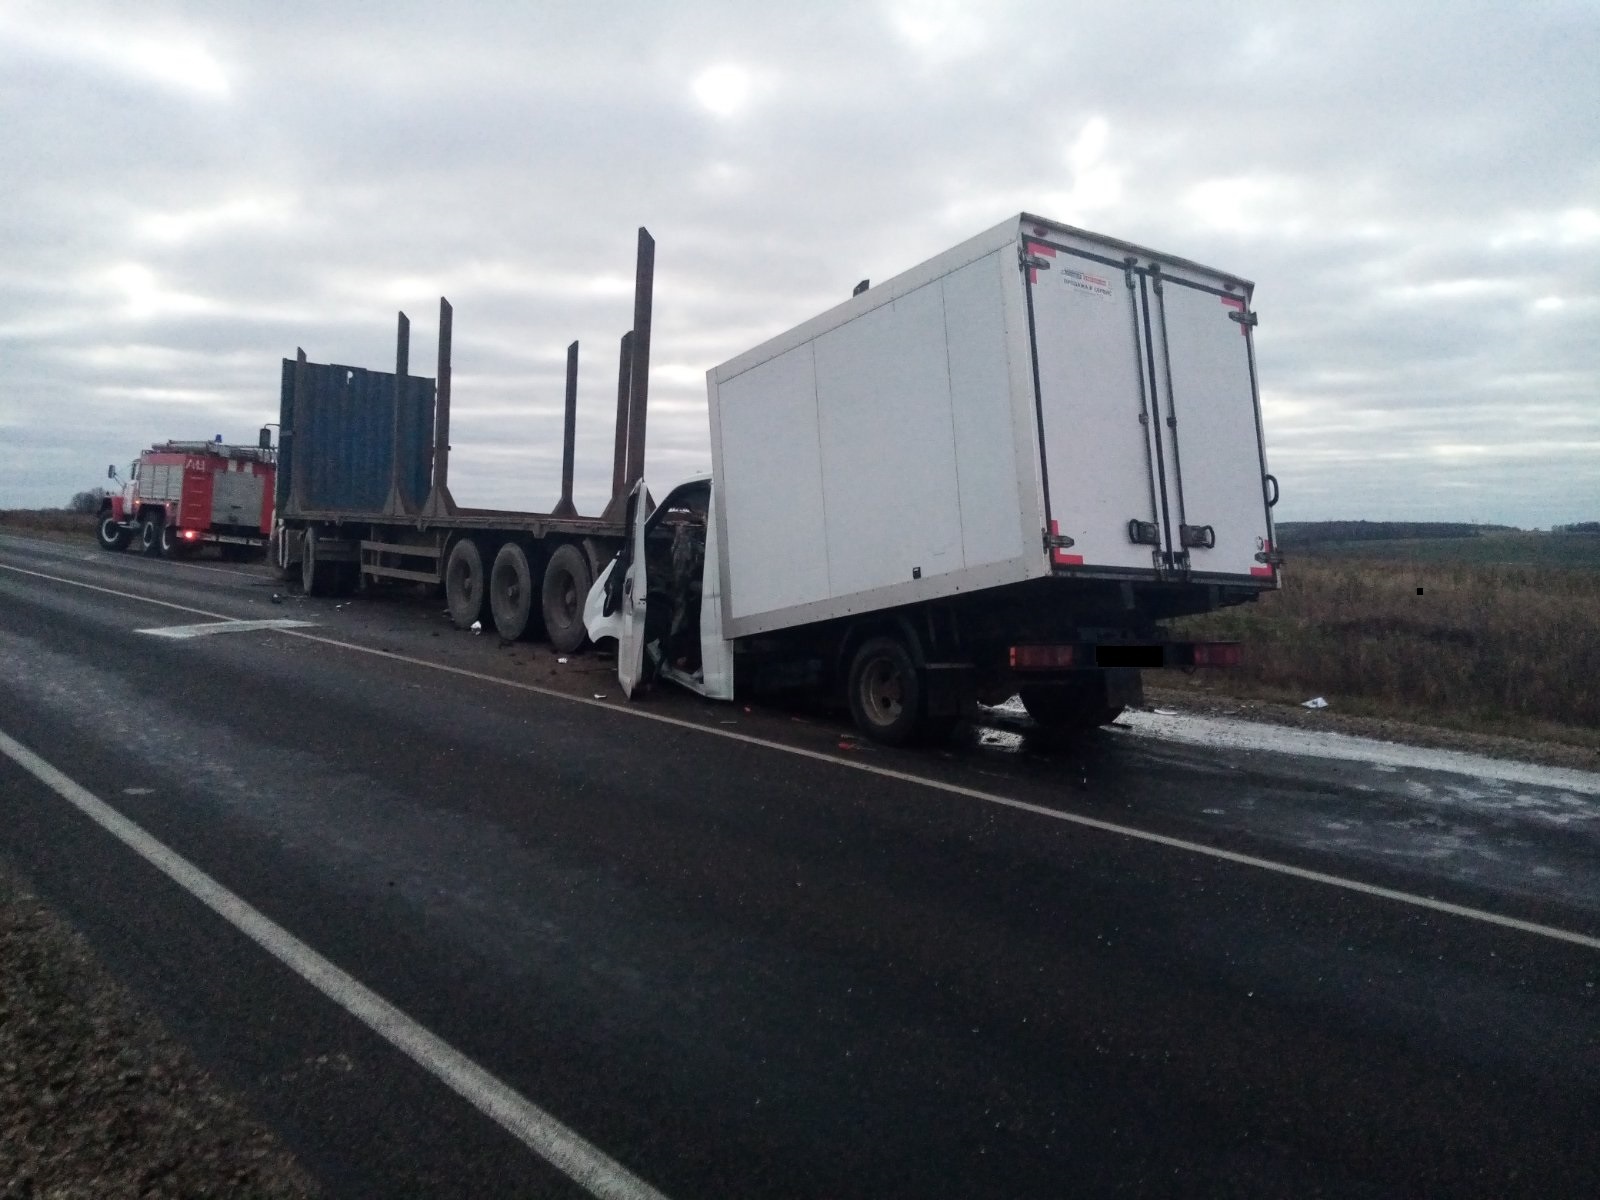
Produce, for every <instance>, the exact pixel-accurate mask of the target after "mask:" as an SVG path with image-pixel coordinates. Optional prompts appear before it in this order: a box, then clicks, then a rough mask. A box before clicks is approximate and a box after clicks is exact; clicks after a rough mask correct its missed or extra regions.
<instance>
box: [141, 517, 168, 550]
mask: <svg viewBox="0 0 1600 1200" xmlns="http://www.w3.org/2000/svg"><path fill="white" fill-rule="evenodd" d="M165 525H166V522H165V521H163V520H162V519H161V518H160V517H146V518H145V519H144V520H143V521H140V522H139V549H140V550H141V551H142V552H143V553H144V554H145V555H146V556H148V557H150V558H160V557H161V540H162V539H161V531H162V529H163V528H164V527H165Z"/></svg>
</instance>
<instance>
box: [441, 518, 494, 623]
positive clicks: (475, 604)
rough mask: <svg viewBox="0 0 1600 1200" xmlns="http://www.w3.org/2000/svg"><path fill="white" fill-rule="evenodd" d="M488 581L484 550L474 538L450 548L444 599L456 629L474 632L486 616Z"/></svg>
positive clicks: (445, 570) (445, 568)
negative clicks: (477, 622) (478, 623)
mask: <svg viewBox="0 0 1600 1200" xmlns="http://www.w3.org/2000/svg"><path fill="white" fill-rule="evenodd" d="M485 582H486V581H485V579H484V571H483V551H482V550H480V549H479V548H478V543H477V542H476V541H475V540H474V539H472V538H469V537H467V538H462V539H461V540H460V541H459V542H457V543H456V544H455V545H454V546H452V547H451V548H450V556H449V557H448V558H447V559H445V563H444V598H445V603H446V604H448V605H449V606H450V620H451V621H452V622H453V623H454V625H455V627H456V628H457V629H471V628H472V623H473V622H474V621H477V620H479V619H480V618H481V617H482V616H483V598H484V596H485V594H486V593H487V588H486V587H485V586H484V584H485Z"/></svg>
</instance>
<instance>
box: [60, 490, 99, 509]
mask: <svg viewBox="0 0 1600 1200" xmlns="http://www.w3.org/2000/svg"><path fill="white" fill-rule="evenodd" d="M105 498H106V490H105V488H90V489H89V490H88V491H87V492H74V493H73V494H72V499H71V500H70V501H69V502H68V503H67V511H68V512H75V513H93V512H99V511H100V501H102V500H104V499H105Z"/></svg>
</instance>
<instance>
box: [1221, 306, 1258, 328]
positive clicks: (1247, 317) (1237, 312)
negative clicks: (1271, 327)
mask: <svg viewBox="0 0 1600 1200" xmlns="http://www.w3.org/2000/svg"><path fill="white" fill-rule="evenodd" d="M1228 320H1230V321H1237V322H1239V324H1241V325H1248V326H1250V327H1251V328H1252V329H1253V328H1255V326H1256V325H1257V324H1259V322H1258V321H1257V320H1256V315H1255V313H1253V312H1244V311H1242V310H1241V309H1237V308H1236V309H1234V310H1233V311H1231V312H1230V313H1228Z"/></svg>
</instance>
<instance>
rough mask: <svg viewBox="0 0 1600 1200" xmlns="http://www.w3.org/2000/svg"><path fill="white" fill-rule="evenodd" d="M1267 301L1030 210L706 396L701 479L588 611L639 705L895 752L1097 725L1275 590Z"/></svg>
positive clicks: (628, 542)
mask: <svg viewBox="0 0 1600 1200" xmlns="http://www.w3.org/2000/svg"><path fill="white" fill-rule="evenodd" d="M1252 287H1253V285H1252V284H1251V283H1250V282H1249V281H1248V280H1245V279H1241V278H1239V277H1238V276H1235V275H1230V274H1228V273H1226V272H1223V271H1217V270H1214V269H1212V268H1209V267H1202V266H1200V265H1198V264H1196V263H1193V262H1189V261H1186V260H1184V259H1181V258H1175V257H1173V256H1171V255H1166V254H1158V253H1156V252H1154V251H1151V250H1147V249H1143V248H1141V247H1138V246H1134V245H1130V244H1128V243H1125V242H1120V241H1116V240H1114V239H1111V238H1107V237H1102V236H1099V235H1096V234H1091V233H1087V232H1085V231H1083V230H1080V229H1075V228H1072V227H1070V226H1067V225H1062V224H1060V223H1058V222H1054V221H1049V220H1045V219H1042V218H1039V217H1035V216H1031V215H1029V214H1026V213H1024V214H1021V215H1019V216H1017V217H1014V218H1012V219H1010V220H1007V221H1004V222H1002V223H1001V224H999V225H997V226H995V227H994V228H993V229H990V230H989V231H987V232H986V233H982V234H980V235H978V236H977V237H975V238H972V239H971V240H970V241H966V242H963V243H962V244H961V245H959V246H956V247H955V248H954V249H952V250H949V251H947V252H945V253H944V254H941V255H939V256H938V257H937V258H934V259H931V260H929V261H928V262H925V263H923V264H922V265H921V266H918V267H915V268H913V269H911V270H909V271H907V272H906V273H904V274H903V275H899V276H897V277H895V278H893V279H891V280H889V281H888V282H886V283H883V284H880V285H878V286H877V287H870V288H866V289H864V290H863V289H858V290H857V294H856V295H854V296H853V297H852V298H851V299H850V300H849V301H847V302H846V303H844V304H841V305H839V306H838V307H837V308H834V309H831V310H830V311H828V312H826V313H823V314H822V315H821V316H818V317H815V318H813V319H812V320H810V321H807V322H806V323H805V324H803V325H801V326H799V327H798V328H796V329H793V330H791V331H789V332H788V333H785V334H783V335H781V336H779V337H776V338H773V339H772V340H771V341H768V342H765V343H763V344H762V345H760V346H757V347H755V348H754V349H752V350H750V351H748V352H746V353H744V354H741V355H739V356H738V357H737V358H735V359H732V360H731V361H729V362H726V363H724V364H722V365H721V366H719V367H716V368H714V369H713V370H711V371H710V372H708V373H707V392H708V399H709V405H710V419H711V448H712V473H711V475H710V476H709V477H703V478H699V479H695V480H691V481H689V482H688V483H685V484H682V485H680V486H678V487H676V488H673V489H672V490H671V491H669V492H668V493H667V494H666V495H665V497H664V499H663V500H662V502H661V503H660V504H659V505H657V506H656V507H655V508H654V509H653V510H650V511H646V509H647V508H648V496H649V493H648V492H647V491H646V490H645V487H644V484H643V482H642V481H641V482H640V484H639V485H638V486H637V487H636V488H635V489H634V492H633V494H632V496H631V498H630V503H629V508H628V511H627V515H626V528H627V531H628V532H627V534H626V535H625V540H624V547H623V549H622V550H621V551H620V552H619V553H618V555H617V557H616V558H615V559H614V560H613V562H612V563H611V565H610V566H609V567H608V568H607V569H606V571H605V573H604V574H603V575H602V576H601V577H600V579H599V580H598V581H597V583H596V584H595V587H594V588H593V590H592V591H591V592H590V594H589V598H588V603H587V606H586V614H585V621H586V626H587V628H588V631H589V634H590V636H591V637H593V638H595V639H597V640H598V639H600V638H605V637H615V638H616V639H617V641H618V647H619V655H618V675H619V677H620V680H621V683H622V686H623V689H624V691H625V692H626V693H627V694H628V695H629V696H630V697H631V696H632V695H633V694H634V693H635V691H636V690H637V689H638V688H639V687H640V686H641V684H643V683H645V682H646V681H647V680H649V679H652V678H664V679H669V680H672V681H675V682H677V683H679V684H682V685H684V686H687V687H689V688H692V689H693V690H695V691H697V692H700V693H701V694H703V695H706V696H710V697H714V698H720V699H731V698H732V696H733V694H734V690H735V687H736V685H737V686H738V687H740V688H746V687H748V688H760V687H762V686H771V687H795V688H810V689H825V690H827V691H828V692H829V693H830V694H833V695H835V696H837V697H838V698H840V699H842V700H843V701H845V702H846V703H847V704H848V706H849V708H850V710H851V713H852V715H853V716H854V719H855V721H856V723H857V724H858V726H859V727H860V728H861V729H862V730H863V731H864V732H866V733H867V734H868V735H870V736H872V737H874V738H877V739H879V740H884V741H889V742H904V741H909V740H911V739H913V738H915V737H917V736H919V735H923V734H926V733H928V732H937V731H938V730H940V729H943V728H945V727H947V726H948V725H950V724H952V723H953V722H954V720H955V719H957V718H958V717H959V716H960V715H962V714H963V713H964V712H966V711H969V710H970V709H971V707H972V706H973V704H974V703H975V702H986V703H996V702H999V701H1000V700H1003V699H1005V698H1008V697H1010V696H1012V695H1017V694H1020V695H1021V697H1022V700H1023V703H1024V705H1025V706H1026V707H1027V709H1028V712H1029V713H1030V715H1032V716H1033V717H1034V718H1035V719H1036V720H1037V721H1038V722H1039V723H1040V724H1041V725H1043V726H1046V727H1049V728H1053V729H1060V728H1068V727H1075V726H1085V725H1093V724H1096V723H1104V722H1107V721H1109V720H1111V719H1113V718H1114V717H1115V716H1116V714H1117V713H1118V712H1120V711H1121V709H1122V707H1123V706H1124V705H1126V704H1128V703H1131V702H1134V701H1136V700H1137V699H1138V698H1139V686H1140V684H1139V681H1140V675H1139V672H1140V670H1141V669H1144V668H1149V667H1193V666H1206V665H1218V666H1226V665H1232V664H1235V663H1237V661H1238V654H1239V647H1238V646H1237V645H1236V644H1230V643H1195V642H1186V641H1174V640H1171V639H1169V638H1167V637H1166V636H1164V635H1163V634H1162V632H1161V630H1160V626H1159V624H1158V623H1159V622H1160V621H1162V620H1164V619H1167V618H1172V617H1178V616H1183V615H1187V614H1193V613H1202V612H1208V611H1211V610H1214V609H1217V608H1220V607H1224V606H1227V605H1232V604H1240V603H1247V602H1250V601H1253V600H1255V599H1256V598H1257V597H1258V596H1259V595H1260V594H1261V593H1262V592H1263V591H1265V590H1269V589H1272V588H1276V587H1277V586H1278V567H1279V564H1280V561H1281V560H1280V557H1279V555H1278V554H1277V553H1276V552H1275V550H1274V547H1273V542H1272V538H1273V531H1272V514H1271V508H1272V506H1273V504H1275V503H1276V501H1277V483H1276V481H1275V480H1274V479H1273V478H1272V476H1271V475H1269V474H1268V473H1267V468H1266V455H1265V448H1264V444H1263V441H1262V432H1261V409H1260V402H1259V397H1258V393H1257V386H1256V371H1255V355H1254V347H1253V330H1254V326H1255V323H1256V317H1255V313H1254V311H1253V310H1252V308H1251V293H1252Z"/></svg>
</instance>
